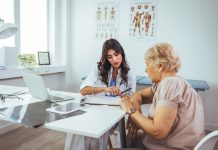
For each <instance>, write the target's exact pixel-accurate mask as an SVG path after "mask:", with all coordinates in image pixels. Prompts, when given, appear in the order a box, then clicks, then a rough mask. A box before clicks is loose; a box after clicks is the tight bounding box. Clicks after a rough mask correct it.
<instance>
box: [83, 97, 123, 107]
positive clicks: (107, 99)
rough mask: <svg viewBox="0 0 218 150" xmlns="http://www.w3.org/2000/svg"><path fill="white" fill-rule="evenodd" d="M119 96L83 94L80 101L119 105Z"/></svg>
mask: <svg viewBox="0 0 218 150" xmlns="http://www.w3.org/2000/svg"><path fill="white" fill-rule="evenodd" d="M120 99H121V98H120V97H119V96H116V97H111V96H84V97H82V99H81V103H85V104H93V105H94V104H95V105H112V106H113V105H114V106H117V105H119V102H120Z"/></svg>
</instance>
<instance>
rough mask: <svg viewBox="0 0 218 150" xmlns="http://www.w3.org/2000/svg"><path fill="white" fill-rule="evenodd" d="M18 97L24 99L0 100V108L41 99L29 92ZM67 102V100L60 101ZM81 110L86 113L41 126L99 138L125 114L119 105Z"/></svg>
mask: <svg viewBox="0 0 218 150" xmlns="http://www.w3.org/2000/svg"><path fill="white" fill-rule="evenodd" d="M62 93H66V92H62ZM66 94H68V95H72V96H75V97H77V99H76V100H73V101H74V102H79V101H80V94H78V93H66ZM20 97H22V98H23V99H24V100H23V101H21V100H18V99H6V102H5V103H2V102H0V108H5V107H11V106H18V105H24V104H29V103H34V102H38V101H41V100H39V99H35V98H31V96H30V95H29V94H25V95H21V96H20ZM67 102H69V101H66V102H62V103H67ZM83 110H84V111H86V113H84V114H81V115H78V116H73V117H70V118H66V119H61V120H58V121H54V122H50V123H46V124H45V125H43V127H45V128H48V129H53V130H58V131H63V132H67V133H72V134H77V135H82V136H89V137H94V138H99V137H100V136H102V135H103V134H104V133H105V132H106V131H108V130H109V129H110V128H111V127H113V126H114V125H115V124H116V123H117V122H118V121H120V120H121V119H122V118H123V117H124V116H125V112H124V111H123V110H122V109H121V108H120V107H115V106H101V105H99V106H96V105H90V106H88V107H86V108H84V109H83Z"/></svg>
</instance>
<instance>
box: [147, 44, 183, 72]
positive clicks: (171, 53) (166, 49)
mask: <svg viewBox="0 0 218 150" xmlns="http://www.w3.org/2000/svg"><path fill="white" fill-rule="evenodd" d="M145 62H146V63H153V64H154V65H158V64H162V65H163V71H172V70H175V71H176V72H178V71H179V69H180V67H181V61H180V58H179V56H178V54H177V52H176V51H175V50H174V48H173V46H172V45H170V44H168V43H157V44H155V45H153V46H152V47H150V48H149V49H148V50H147V52H146V53H145Z"/></svg>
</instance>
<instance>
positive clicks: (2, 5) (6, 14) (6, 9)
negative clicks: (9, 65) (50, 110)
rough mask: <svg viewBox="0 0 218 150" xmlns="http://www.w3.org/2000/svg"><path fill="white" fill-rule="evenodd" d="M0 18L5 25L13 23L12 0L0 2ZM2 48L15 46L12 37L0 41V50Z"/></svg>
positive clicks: (1, 0)
mask: <svg viewBox="0 0 218 150" xmlns="http://www.w3.org/2000/svg"><path fill="white" fill-rule="evenodd" d="M0 18H1V19H2V20H4V21H5V23H14V0H0ZM2 46H10V47H14V46H15V38H14V36H12V37H10V38H6V39H1V40H0V48H1V47H2Z"/></svg>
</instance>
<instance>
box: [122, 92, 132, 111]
mask: <svg viewBox="0 0 218 150" xmlns="http://www.w3.org/2000/svg"><path fill="white" fill-rule="evenodd" d="M120 106H121V107H122V109H123V110H124V111H125V112H127V111H128V110H129V109H130V108H132V107H134V106H133V104H132V103H131V102H130V97H129V96H125V97H122V98H121V101H120Z"/></svg>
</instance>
